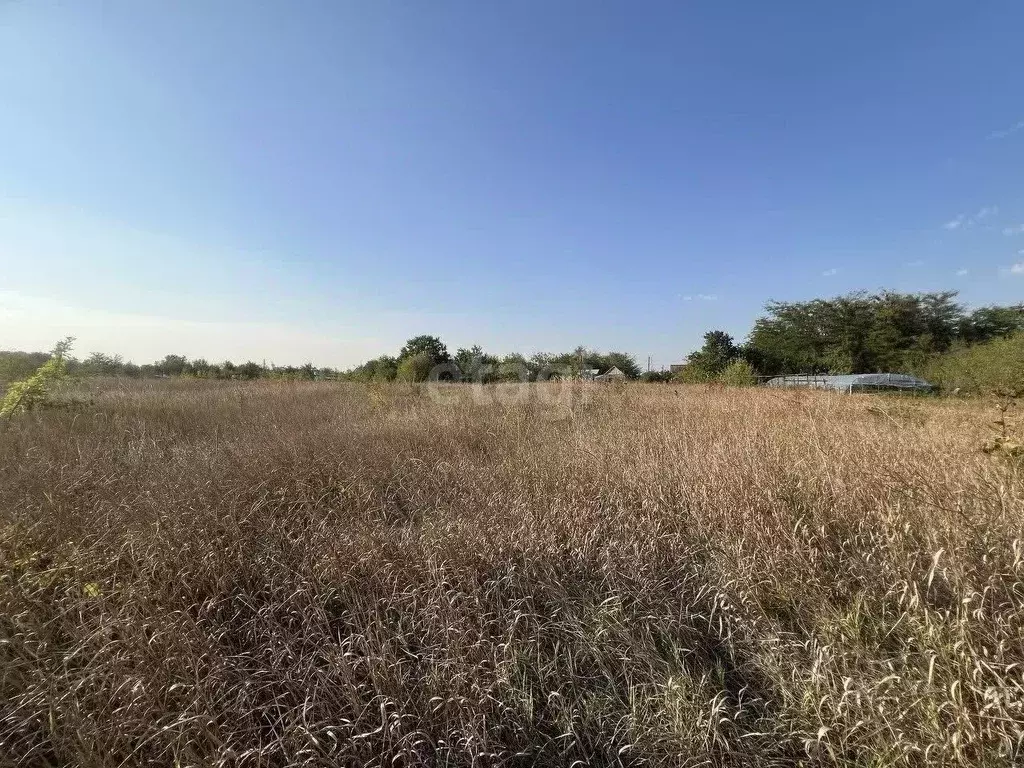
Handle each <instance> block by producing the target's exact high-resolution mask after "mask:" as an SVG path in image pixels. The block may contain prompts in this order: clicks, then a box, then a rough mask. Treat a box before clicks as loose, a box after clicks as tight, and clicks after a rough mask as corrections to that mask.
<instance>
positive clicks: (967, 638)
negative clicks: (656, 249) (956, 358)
mask: <svg viewBox="0 0 1024 768" xmlns="http://www.w3.org/2000/svg"><path fill="white" fill-rule="evenodd" d="M453 389H454V388H453ZM461 391H462V392H469V391H470V390H469V389H468V388H466V389H464V390H461ZM510 391H511V390H508V389H507V388H506V389H498V390H493V391H492V394H493V393H494V392H497V393H500V394H501V397H502V400H503V402H499V401H497V400H495V399H494V398H493V397H492V402H490V403H489V404H486V403H476V402H474V401H473V400H471V399H467V398H465V397H463V398H459V399H457V400H456V401H454V402H444V403H438V402H435V401H434V400H433V399H431V398H430V397H428V396H427V395H426V393H425V392H424V391H423V390H422V389H417V388H415V387H404V388H403V387H401V386H380V387H371V388H366V387H360V386H357V385H330V384H307V385H300V384H290V385H289V384H273V383H253V384H240V383H202V382H158V383H141V384H131V385H104V386H103V387H100V388H99V389H97V390H95V391H93V392H92V393H91V394H90V395H89V399H88V402H87V404H85V405H81V406H79V407H77V408H73V409H67V410H61V411H52V412H44V413H39V414H32V415H29V416H28V417H26V418H23V419H20V420H18V421H16V422H13V423H11V424H10V425H9V426H8V427H7V428H6V429H5V430H4V431H3V432H2V433H0V514H2V523H0V558H2V560H0V760H2V761H3V762H4V763H5V764H9V765H25V766H45V765H81V766H128V765H142V764H151V765H168V766H170V765H175V766H209V765H224V766H257V765H260V766H284V765H310V766H328V765H344V766H356V765H367V766H370V765H374V766H418V765H436V766H441V765H446V766H471V765H474V766H498V765H509V766H511V765H524V766H525V765H559V766H562V765H564V766H569V765H595V766H596V765H609V766H611V765H623V766H626V765H630V766H631V765H652V766H688V765H694V766H695V765H750V766H754V765H758V766H762V765H780V766H795V765H807V766H831V765H835V766H898V765H910V766H916V765H926V764H927V765H950V766H979V765H981V766H1010V765H1014V764H1019V762H1020V761H1021V760H1022V758H1024V752H1022V742H1021V740H1022V736H1024V683H1022V673H1024V666H1022V665H1024V605H1022V603H1024V581H1022V576H1024V544H1022V541H1024V536H1022V528H1024V522H1022V512H1024V477H1022V472H1021V468H1020V467H1019V466H1016V465H1013V464H1011V463H1008V462H1005V461H999V460H996V459H994V458H993V457H990V456H986V455H984V454H982V453H981V452H980V451H979V450H978V447H979V445H980V444H981V443H982V442H983V441H984V439H985V438H986V437H987V433H986V426H985V420H986V415H987V414H986V412H985V411H984V409H983V407H982V406H981V405H979V404H971V403H953V402H942V401H920V402H918V401H911V402H907V401H899V400H891V399H886V398H879V397H871V396H853V397H848V396H837V395H830V394H826V393H812V392H786V391H766V390H711V389H701V388H696V387H690V388H681V387H671V386H666V387H660V386H649V387H644V386H631V387H627V388H625V389H613V388H605V387H596V386H595V387H591V388H590V389H589V390H588V392H589V393H590V395H591V396H590V399H589V401H588V402H580V401H579V398H578V397H577V398H576V399H575V400H573V401H572V402H569V403H566V402H561V403H557V402H556V403H547V402H541V401H540V400H538V399H537V398H530V399H529V400H527V401H525V402H515V401H514V400H513V399H512V398H510V397H507V393H508V392H510ZM449 394H450V393H449ZM576 394H577V395H578V394H579V393H578V392H577V393H576Z"/></svg>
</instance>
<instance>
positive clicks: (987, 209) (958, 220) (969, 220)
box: [942, 205, 999, 231]
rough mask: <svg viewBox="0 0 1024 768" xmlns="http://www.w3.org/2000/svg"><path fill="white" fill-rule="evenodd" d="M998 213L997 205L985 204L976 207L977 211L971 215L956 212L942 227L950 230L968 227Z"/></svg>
mask: <svg viewBox="0 0 1024 768" xmlns="http://www.w3.org/2000/svg"><path fill="white" fill-rule="evenodd" d="M998 213H999V206H998V205H986V206H983V207H982V208H980V209H978V212H977V213H975V214H974V215H973V216H972V215H970V214H967V213H960V214H957V215H956V217H955V218H953V219H950V220H949V221H947V222H946V223H945V224H943V225H942V228H943V229H948V230H950V231H952V230H954V229H961V228H963V229H970V228H971V227H973V226H974V225H975V224H978V223H979V222H982V221H984V220H985V219H987V218H989V217H991V216H995V215H996V214H998Z"/></svg>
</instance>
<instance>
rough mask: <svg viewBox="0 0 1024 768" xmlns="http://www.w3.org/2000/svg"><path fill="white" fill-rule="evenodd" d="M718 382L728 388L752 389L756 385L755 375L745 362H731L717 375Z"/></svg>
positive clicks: (750, 366)
mask: <svg viewBox="0 0 1024 768" xmlns="http://www.w3.org/2000/svg"><path fill="white" fill-rule="evenodd" d="M718 380H719V381H720V382H721V383H723V384H726V385H728V386H730V387H752V386H754V385H755V384H756V383H757V374H756V373H755V372H754V367H753V366H752V365H751V364H750V363H748V362H747V361H746V360H733V361H732V362H731V363H729V364H728V365H727V366H726V367H725V370H724V371H722V372H721V373H720V374H718Z"/></svg>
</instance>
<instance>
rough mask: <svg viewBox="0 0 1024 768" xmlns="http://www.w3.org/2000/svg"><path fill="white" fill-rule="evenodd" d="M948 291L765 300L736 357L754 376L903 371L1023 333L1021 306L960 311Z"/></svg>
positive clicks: (854, 294) (891, 292) (961, 309)
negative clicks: (953, 350)
mask: <svg viewBox="0 0 1024 768" xmlns="http://www.w3.org/2000/svg"><path fill="white" fill-rule="evenodd" d="M955 299H956V293H955V292H952V291H946V292H941V293H915V294H911V293H897V292H895V291H883V292H882V293H877V294H871V295H868V294H866V293H851V294H847V295H845V296H838V297H836V298H833V299H815V300H813V301H806V302H795V303H790V302H781V301H773V302H769V303H768V305H767V306H766V309H767V312H768V314H767V315H766V316H764V317H761V318H759V319H758V320H757V321H756V322H755V323H754V328H753V330H752V331H751V332H750V336H749V337H748V339H747V343H746V344H745V345H744V347H743V348H742V349H740V350H739V354H740V355H742V356H743V357H744V358H745V359H747V360H748V362H750V363H751V364H753V365H754V367H755V368H756V369H757V370H758V371H759V372H760V373H762V374H765V375H776V374H782V373H875V372H892V371H900V370H910V369H914V368H917V367H919V366H920V365H921V364H922V363H923V362H924V361H925V360H927V359H929V358H930V357H931V356H933V355H936V354H941V353H944V352H948V351H949V350H950V349H951V348H952V347H953V346H954V345H956V344H976V343H981V342H985V341H988V340H991V339H994V338H998V337H1003V336H1008V335H1010V334H1012V333H1014V332H1015V331H1018V330H1024V305H1017V306H1012V307H982V308H981V309H976V310H974V311H973V312H970V313H968V312H967V311H966V310H965V309H964V307H963V306H962V305H960V304H958V303H957V302H956V301H955Z"/></svg>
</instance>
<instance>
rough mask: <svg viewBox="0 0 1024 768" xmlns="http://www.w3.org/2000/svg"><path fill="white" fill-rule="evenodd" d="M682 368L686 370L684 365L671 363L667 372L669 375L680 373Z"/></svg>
mask: <svg viewBox="0 0 1024 768" xmlns="http://www.w3.org/2000/svg"><path fill="white" fill-rule="evenodd" d="M684 368H686V363H672V364H670V365H669V367H668V372H669V373H682V372H683V369H684Z"/></svg>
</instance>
